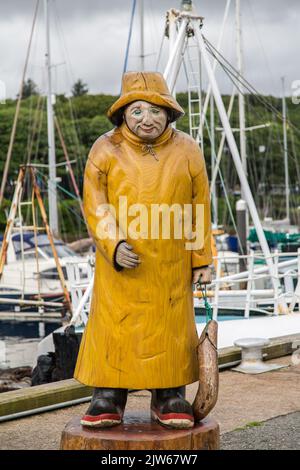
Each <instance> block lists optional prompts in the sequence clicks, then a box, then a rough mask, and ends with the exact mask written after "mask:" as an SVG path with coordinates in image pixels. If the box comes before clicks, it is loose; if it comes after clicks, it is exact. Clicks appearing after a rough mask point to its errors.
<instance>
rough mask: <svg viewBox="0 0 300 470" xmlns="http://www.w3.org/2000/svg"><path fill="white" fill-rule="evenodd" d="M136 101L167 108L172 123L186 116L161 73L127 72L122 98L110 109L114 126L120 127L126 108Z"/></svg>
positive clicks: (110, 116)
mask: <svg viewBox="0 0 300 470" xmlns="http://www.w3.org/2000/svg"><path fill="white" fill-rule="evenodd" d="M134 101H147V102H149V103H152V104H155V105H157V106H162V107H163V108H166V109H167V111H168V115H169V120H170V122H174V121H176V120H177V119H179V118H180V117H181V116H183V115H184V110H183V109H182V107H181V106H180V105H179V104H178V103H177V101H176V100H175V98H174V97H173V96H172V95H171V93H170V91H169V88H168V85H167V83H166V81H165V79H164V77H163V76H162V74H161V73H159V72H126V73H125V74H124V75H123V79H122V92H121V96H120V98H119V99H118V100H117V101H116V102H115V103H114V104H113V105H112V106H111V107H110V108H109V110H108V112H107V117H108V118H109V119H110V121H111V122H112V123H113V124H114V125H116V126H120V125H121V124H122V122H123V113H124V109H125V107H126V106H127V105H129V104H131V103H133V102H134Z"/></svg>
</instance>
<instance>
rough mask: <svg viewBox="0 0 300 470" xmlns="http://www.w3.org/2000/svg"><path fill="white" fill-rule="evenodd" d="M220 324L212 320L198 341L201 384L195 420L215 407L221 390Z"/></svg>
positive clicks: (194, 404)
mask: <svg viewBox="0 0 300 470" xmlns="http://www.w3.org/2000/svg"><path fill="white" fill-rule="evenodd" d="M217 342H218V324H217V322H216V321H214V320H211V321H209V322H208V323H207V325H206V327H205V328H204V330H203V332H202V334H201V336H200V339H199V343H198V360H199V386H198V391H197V393H196V396H195V400H194V402H193V412H194V417H195V421H201V420H202V419H204V418H205V417H206V416H207V415H208V414H209V413H210V411H211V410H212V409H213V408H214V406H215V404H216V402H217V399H218V391H219V369H218V349H217Z"/></svg>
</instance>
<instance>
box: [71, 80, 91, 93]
mask: <svg viewBox="0 0 300 470" xmlns="http://www.w3.org/2000/svg"><path fill="white" fill-rule="evenodd" d="M88 92H89V89H88V86H87V84H86V83H83V81H82V80H81V79H80V78H79V79H78V80H77V82H75V83H74V85H73V87H72V95H73V96H82V95H86V94H87V93H88Z"/></svg>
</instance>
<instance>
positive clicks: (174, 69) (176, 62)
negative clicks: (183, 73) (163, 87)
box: [164, 19, 187, 97]
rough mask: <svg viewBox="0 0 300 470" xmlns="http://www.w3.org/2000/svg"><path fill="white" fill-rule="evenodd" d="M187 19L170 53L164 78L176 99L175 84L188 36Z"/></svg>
mask: <svg viewBox="0 0 300 470" xmlns="http://www.w3.org/2000/svg"><path fill="white" fill-rule="evenodd" d="M186 24H187V22H186V19H183V21H182V24H181V26H180V29H179V31H178V35H177V37H176V40H175V43H174V45H173V48H172V50H171V51H170V56H169V60H168V63H167V66H166V68H165V71H164V78H165V80H166V82H167V84H168V87H169V89H170V92H171V93H172V94H173V95H174V96H175V97H176V92H174V90H175V83H176V79H177V75H178V70H179V67H180V65H181V61H182V52H183V47H184V42H185V37H186V36H185V34H186Z"/></svg>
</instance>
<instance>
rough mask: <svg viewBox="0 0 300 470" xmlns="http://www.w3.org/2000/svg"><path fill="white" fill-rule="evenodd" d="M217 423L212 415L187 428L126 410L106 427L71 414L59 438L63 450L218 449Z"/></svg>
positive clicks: (218, 433)
mask: <svg viewBox="0 0 300 470" xmlns="http://www.w3.org/2000/svg"><path fill="white" fill-rule="evenodd" d="M219 445H220V431H219V425H218V423H216V422H215V421H214V420H213V419H211V418H209V417H208V418H206V419H204V420H203V421H202V422H201V423H197V424H196V425H195V426H194V428H192V429H186V430H176V429H167V428H164V427H162V426H160V425H159V424H157V423H155V422H153V421H151V419H150V417H149V416H147V415H146V414H141V413H140V414H138V413H136V414H134V415H133V414H129V415H127V416H126V414H125V417H124V422H123V423H122V424H120V425H118V426H114V427H112V428H107V429H87V428H86V427H83V426H81V424H80V418H79V417H75V418H73V419H72V420H71V421H70V422H69V423H68V424H67V425H66V427H65V429H64V431H63V433H62V438H61V447H60V448H61V449H62V450H217V449H219Z"/></svg>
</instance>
